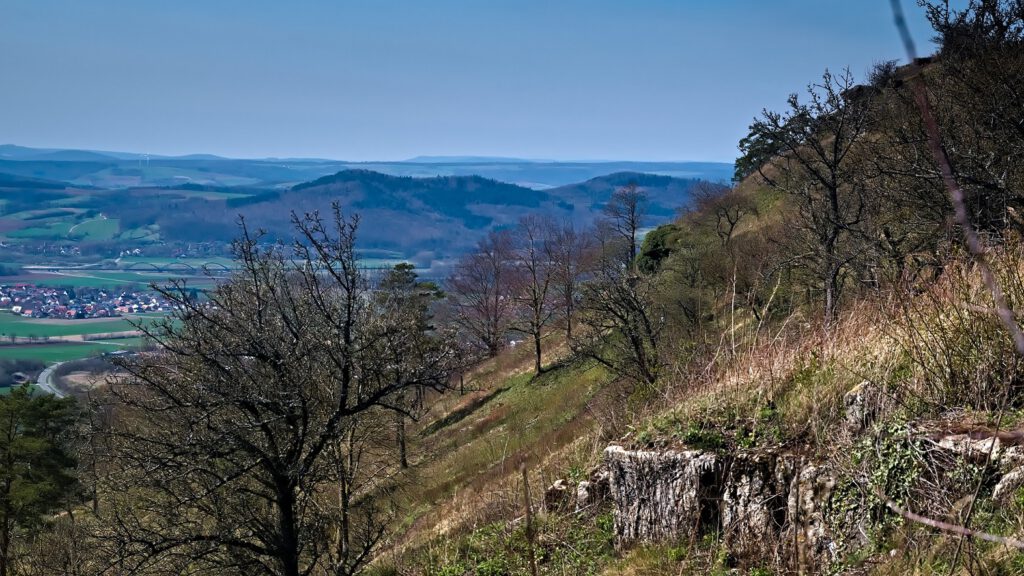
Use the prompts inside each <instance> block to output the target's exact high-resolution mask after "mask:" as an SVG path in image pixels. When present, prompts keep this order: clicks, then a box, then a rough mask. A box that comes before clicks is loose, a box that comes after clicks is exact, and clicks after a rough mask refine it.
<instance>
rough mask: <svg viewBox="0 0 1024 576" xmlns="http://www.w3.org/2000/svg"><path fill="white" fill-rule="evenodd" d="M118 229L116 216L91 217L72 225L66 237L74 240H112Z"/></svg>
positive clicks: (118, 224) (119, 224)
mask: <svg viewBox="0 0 1024 576" xmlns="http://www.w3.org/2000/svg"><path fill="white" fill-rule="evenodd" d="M120 229H121V221H120V220H118V219H117V218H105V217H101V218H93V219H92V220H85V221H82V222H79V223H78V224H75V225H74V226H72V227H71V228H70V229H68V232H67V237H68V238H69V239H74V240H91V241H97V240H112V239H113V238H114V237H115V236H117V233H118V232H119V231H120Z"/></svg>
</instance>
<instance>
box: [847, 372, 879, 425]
mask: <svg viewBox="0 0 1024 576" xmlns="http://www.w3.org/2000/svg"><path fill="white" fill-rule="evenodd" d="M881 405H882V391H881V390H880V389H879V388H878V386H876V385H875V384H874V383H872V382H869V381H867V380H865V381H863V382H861V383H860V384H857V385H856V386H854V387H853V388H852V389H851V390H850V391H849V392H847V393H846V394H844V395H843V407H844V410H845V420H844V424H845V427H846V430H847V431H848V432H850V433H851V434H857V433H859V432H862V431H863V430H864V429H866V428H867V427H868V426H870V425H871V423H872V422H874V421H875V418H876V417H877V416H878V414H879V412H880V411H881Z"/></svg>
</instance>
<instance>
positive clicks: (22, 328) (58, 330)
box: [0, 311, 158, 339]
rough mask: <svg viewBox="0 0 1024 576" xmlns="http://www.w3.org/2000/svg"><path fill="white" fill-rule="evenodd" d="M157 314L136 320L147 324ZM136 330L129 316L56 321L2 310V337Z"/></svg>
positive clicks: (70, 334) (0, 313) (153, 320)
mask: <svg viewBox="0 0 1024 576" xmlns="http://www.w3.org/2000/svg"><path fill="white" fill-rule="evenodd" d="M157 318H158V317H156V316H147V317H139V318H137V319H135V320H134V321H136V322H138V323H142V324H144V325H146V326H149V325H152V324H153V322H155V321H156V320H157ZM131 330H136V328H135V327H134V326H133V325H132V323H131V322H129V320H128V319H127V318H114V319H111V320H107V321H101V322H96V321H92V320H68V321H54V320H48V319H45V318H42V319H31V318H23V317H21V316H16V315H14V314H11V313H8V312H2V311H0V339H2V338H4V337H10V336H17V337H38V338H47V337H53V336H74V335H77V334H109V333H113V332H128V331H131Z"/></svg>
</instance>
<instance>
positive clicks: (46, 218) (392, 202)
mask: <svg viewBox="0 0 1024 576" xmlns="http://www.w3.org/2000/svg"><path fill="white" fill-rule="evenodd" d="M37 162H38V161H34V160H19V161H10V162H8V164H23V165H34V164H36V163H37ZM75 164H78V163H77V162H76V163H75ZM697 181H698V180H696V179H684V178H676V177H672V176H664V175H656V174H644V173H638V172H616V173H613V174H608V175H603V176H599V177H595V178H591V179H589V180H585V181H583V182H579V183H575V184H568V185H563V186H558V187H552V188H546V189H543V190H539V189H536V188H529V187H525V186H520V185H516V184H510V183H505V182H500V181H498V180H494V179H490V178H485V177H482V176H478V175H472V176H433V177H426V178H419V177H410V176H395V175H390V174H383V173H380V172H375V171H371V170H365V169H346V170H342V171H339V172H337V173H334V174H331V175H328V176H323V177H320V178H317V179H315V180H311V181H308V182H304V183H301V184H297V185H294V186H291V187H287V188H284V187H276V188H275V187H256V186H214V185H198V184H181V185H177V186H163V187H156V186H143V187H127V188H112V189H109V188H108V189H104V188H99V187H92V186H83V185H74V184H71V183H67V182H60V181H58V180H54V179H45V178H42V177H40V176H38V175H36V174H34V173H32V172H28V173H24V172H23V173H21V174H5V173H2V172H0V240H2V242H3V247H2V249H3V251H5V252H7V255H6V256H3V257H0V262H10V261H17V260H18V258H17V257H16V255H17V254H20V255H25V254H26V253H34V254H44V255H46V254H50V255H51V256H52V255H54V254H56V253H58V252H59V254H61V255H67V254H75V255H76V257H81V259H83V260H88V259H89V258H93V259H94V258H95V257H105V258H113V257H116V256H118V255H119V254H120V253H122V252H123V251H125V250H134V249H136V248H138V249H141V250H143V251H145V252H146V253H148V254H160V255H171V254H172V252H169V250H170V248H171V247H181V246H193V245H198V244H212V245H215V246H216V245H220V246H222V247H223V246H225V245H226V243H227V242H228V241H230V240H231V239H232V238H233V237H235V236H236V235H237V232H238V228H237V221H238V218H239V216H241V217H244V218H245V220H246V222H247V223H249V225H250V226H251V227H252V228H258V229H262V230H265V231H266V232H267V233H268V235H269V236H270V237H286V236H287V235H288V234H289V233H290V226H291V224H290V219H291V213H292V212H293V211H295V212H297V213H304V212H312V211H314V210H320V211H326V210H328V209H329V208H330V207H331V205H332V203H334V202H338V203H340V204H341V206H342V207H343V209H344V210H345V211H347V212H357V213H359V215H360V217H361V219H362V226H361V230H360V245H361V247H362V248H363V249H365V250H366V251H367V254H370V255H371V256H370V257H371V258H384V259H398V258H400V259H407V260H410V261H412V262H414V263H416V264H417V265H418V266H420V267H423V268H426V269H436V268H438V267H443V266H444V264H445V263H446V262H447V261H450V260H451V258H453V257H455V256H457V255H459V254H461V253H463V252H465V251H466V250H469V249H470V248H471V247H472V245H473V244H474V243H475V242H476V240H477V239H478V238H480V237H481V236H483V235H484V234H486V233H487V232H488V231H490V230H493V229H496V228H501V227H504V226H510V225H513V224H514V223H515V222H516V221H517V220H518V219H519V218H520V217H521V216H523V215H525V214H527V213H536V212H538V211H539V212H541V213H544V214H546V215H548V216H551V217H552V218H554V219H555V220H557V221H572V222H574V223H575V224H577V225H580V226H584V225H587V224H590V223H591V222H592V221H593V220H594V219H595V218H597V217H598V216H599V215H600V213H601V207H602V206H603V205H604V204H605V202H606V201H607V200H608V198H609V197H610V196H611V194H612V193H613V192H614V191H615V190H616V189H617V188H620V187H622V186H625V185H627V184H630V183H634V184H636V185H638V186H639V187H641V188H642V189H644V190H645V191H646V192H647V194H648V195H649V198H650V210H649V214H650V222H649V224H651V225H653V224H657V223H659V222H662V221H666V220H668V219H670V218H671V217H672V215H673V214H675V213H676V211H677V210H678V208H680V207H681V206H683V205H685V204H686V202H687V200H688V197H689V190H690V188H691V187H692V186H693V185H694V184H695V183H696V182H697ZM47 250H49V252H47ZM165 252H166V254H165ZM173 253H178V252H173ZM214 253H215V252H214Z"/></svg>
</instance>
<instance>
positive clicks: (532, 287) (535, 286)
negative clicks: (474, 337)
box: [511, 215, 555, 375]
mask: <svg viewBox="0 0 1024 576" xmlns="http://www.w3.org/2000/svg"><path fill="white" fill-rule="evenodd" d="M554 229H555V224H554V222H553V221H552V220H551V219H550V218H545V217H543V216H538V215H530V216H525V217H523V218H522V219H520V220H519V225H518V226H517V227H516V229H515V240H514V241H515V245H514V249H513V251H512V254H511V256H512V266H513V268H514V270H515V274H514V277H513V291H512V293H513V297H514V298H515V302H516V314H515V320H514V322H513V323H512V325H511V328H512V329H513V330H515V331H516V332H521V333H523V334H526V335H528V336H529V337H530V338H531V339H532V340H533V351H534V372H535V373H536V374H538V375H539V374H540V373H541V372H543V371H544V367H543V364H542V357H543V351H542V347H541V341H542V339H543V338H544V331H545V330H546V329H547V328H548V325H549V324H550V323H551V320H552V319H553V318H554V316H555V307H554V304H553V302H552V293H553V290H552V284H553V283H554V280H555V262H554V260H553V259H552V243H553V237H552V232H553V231H554Z"/></svg>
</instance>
